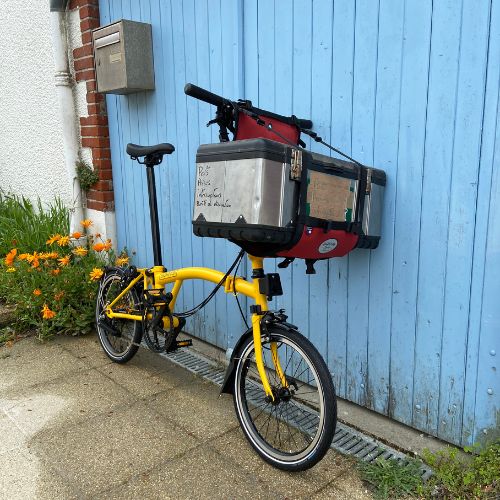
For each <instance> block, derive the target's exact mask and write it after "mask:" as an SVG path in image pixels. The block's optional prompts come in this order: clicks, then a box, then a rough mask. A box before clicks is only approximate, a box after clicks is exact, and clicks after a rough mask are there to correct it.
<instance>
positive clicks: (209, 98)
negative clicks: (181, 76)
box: [184, 83, 227, 106]
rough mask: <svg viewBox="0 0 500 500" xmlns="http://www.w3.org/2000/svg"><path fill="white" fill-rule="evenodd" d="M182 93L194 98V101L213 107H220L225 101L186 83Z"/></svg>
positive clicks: (218, 96)
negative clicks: (206, 103)
mask: <svg viewBox="0 0 500 500" xmlns="http://www.w3.org/2000/svg"><path fill="white" fill-rule="evenodd" d="M184 93H185V94H186V95H189V96H191V97H194V98H195V99H199V100H200V101H204V102H208V104H213V105H214V106H220V105H222V104H223V103H224V101H227V99H224V98H223V97H221V96H220V95H217V94H213V93H212V92H209V91H208V90H205V89H202V88H201V87H198V86H197V85H193V84H192V83H186V85H185V87H184Z"/></svg>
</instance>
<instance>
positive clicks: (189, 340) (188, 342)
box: [167, 339, 193, 352]
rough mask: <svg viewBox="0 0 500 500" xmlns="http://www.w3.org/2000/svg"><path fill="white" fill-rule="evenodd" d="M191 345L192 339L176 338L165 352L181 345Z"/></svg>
mask: <svg viewBox="0 0 500 500" xmlns="http://www.w3.org/2000/svg"><path fill="white" fill-rule="evenodd" d="M192 345H193V341H192V340H191V339H186V340H176V341H175V342H173V343H172V345H171V346H170V347H169V348H168V349H167V352H174V351H177V349H179V348H181V347H191V346H192Z"/></svg>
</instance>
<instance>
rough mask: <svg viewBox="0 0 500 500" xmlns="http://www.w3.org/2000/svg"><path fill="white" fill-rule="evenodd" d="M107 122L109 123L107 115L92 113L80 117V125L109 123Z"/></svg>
mask: <svg viewBox="0 0 500 500" xmlns="http://www.w3.org/2000/svg"><path fill="white" fill-rule="evenodd" d="M87 83H88V82H87ZM107 124H108V117H107V116H100V115H92V116H81V117H80V126H82V127H86V126H87V125H107Z"/></svg>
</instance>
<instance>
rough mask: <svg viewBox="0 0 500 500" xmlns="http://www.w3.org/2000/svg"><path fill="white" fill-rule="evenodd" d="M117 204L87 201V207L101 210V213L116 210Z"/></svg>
mask: <svg viewBox="0 0 500 500" xmlns="http://www.w3.org/2000/svg"><path fill="white" fill-rule="evenodd" d="M114 206H115V204H114V203H113V202H112V201H110V202H108V203H106V202H104V201H95V200H89V199H87V207H88V208H90V209H92V210H99V212H107V211H108V210H109V211H110V210H114Z"/></svg>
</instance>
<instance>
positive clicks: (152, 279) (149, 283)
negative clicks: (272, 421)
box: [106, 154, 288, 401]
mask: <svg viewBox="0 0 500 500" xmlns="http://www.w3.org/2000/svg"><path fill="white" fill-rule="evenodd" d="M162 160H163V154H160V155H154V154H152V155H149V156H146V157H145V158H144V161H143V162H141V163H143V164H144V165H145V166H146V176H147V184H148V197H149V214H150V219H151V237H152V243H153V257H154V266H153V267H152V268H150V269H145V268H143V269H138V271H139V275H138V276H137V277H136V278H134V279H133V280H132V281H131V282H130V283H129V285H128V286H127V288H125V289H124V290H123V291H122V292H121V293H120V294H119V295H118V296H117V297H116V298H115V299H114V300H113V302H111V304H109V305H108V306H107V308H106V315H107V316H108V317H109V318H120V319H128V320H132V321H142V320H143V317H142V316H141V315H139V314H128V313H121V312H115V311H113V306H114V305H115V304H116V303H117V302H118V301H119V300H120V299H121V298H122V297H123V296H124V295H125V294H126V293H127V292H128V291H129V290H130V289H131V288H133V287H134V286H135V285H136V284H137V283H138V282H139V281H141V280H142V281H143V286H144V290H163V288H164V287H165V286H166V285H170V284H172V283H173V287H172V290H171V293H172V296H173V298H172V300H171V302H170V304H169V307H170V310H171V311H172V312H174V307H175V302H176V300H177V297H178V295H179V291H180V289H181V287H182V283H183V282H184V281H185V280H191V279H201V280H205V281H211V282H212V283H220V282H221V280H222V279H223V277H224V274H225V273H222V272H221V271H217V270H215V269H210V268H207V267H184V268H180V269H175V270H173V271H167V270H166V269H165V268H164V267H163V264H162V259H161V243H160V224H159V217H158V205H157V201H156V183H155V175H154V167H155V165H158V164H160V163H161V162H162ZM248 257H249V259H250V262H251V263H252V271H253V272H254V275H255V276H257V275H260V274H262V273H263V272H264V258H263V257H254V256H253V255H249V256H248ZM259 279H260V278H252V281H251V282H250V281H247V280H245V279H243V278H240V277H238V276H228V277H227V278H226V280H225V282H224V291H225V292H226V293H234V294H237V293H241V294H242V295H245V296H246V297H250V298H251V299H253V300H254V301H255V304H256V305H257V306H260V314H257V313H253V314H252V329H253V340H254V346H255V364H256V365H257V370H258V372H259V375H260V378H261V381H262V385H263V387H264V391H265V392H266V396H268V397H269V398H270V399H271V400H272V401H274V399H275V398H274V395H273V392H272V389H271V385H270V384H269V380H268V378H267V374H266V370H265V367H264V357H263V353H262V342H261V327H260V322H261V319H262V313H265V312H266V311H268V310H269V308H268V305H267V297H266V296H265V295H263V294H262V293H260V290H259ZM173 319H174V325H173V326H174V327H176V326H178V325H179V320H178V318H176V317H175V316H174V317H173ZM163 325H164V327H165V329H169V328H170V320H169V318H168V317H164V318H163ZM271 354H272V360H273V364H274V367H275V369H276V373H277V374H278V376H279V378H280V381H281V383H282V385H283V386H285V387H288V384H287V382H286V377H285V375H284V372H283V370H282V368H281V365H280V362H279V359H278V349H277V346H276V343H275V342H271Z"/></svg>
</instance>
